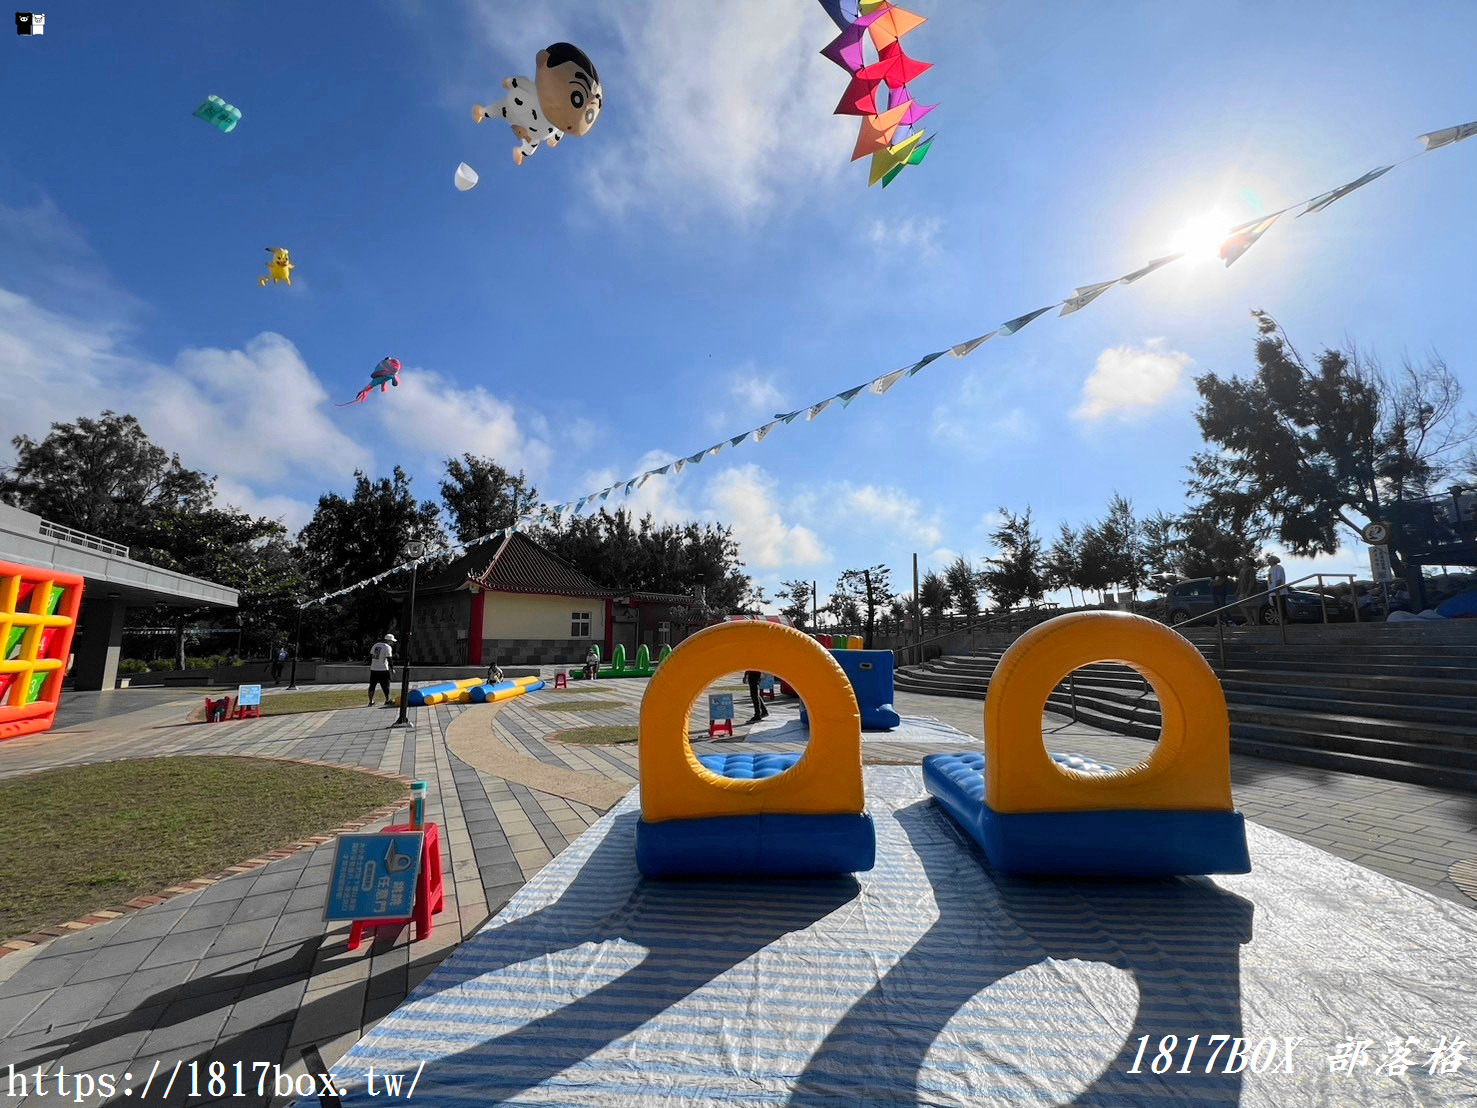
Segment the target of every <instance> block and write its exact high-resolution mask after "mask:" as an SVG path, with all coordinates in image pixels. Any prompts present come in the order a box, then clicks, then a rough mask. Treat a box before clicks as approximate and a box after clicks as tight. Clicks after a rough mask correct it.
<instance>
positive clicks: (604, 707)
mask: <svg viewBox="0 0 1477 1108" xmlns="http://www.w3.org/2000/svg"><path fill="white" fill-rule="evenodd" d="M633 707H635V705H633V704H627V703H626V702H625V701H623V700H600V699H598V698H596V697H590V696H584V697H580V696H569V697H565V696H561V697H560V698H559V699H558V700H556V701H554V702H553V703H552V704H535V705H534V708H535V709H537V710H538V711H540V712H608V711H610V710H612V709H616V708H633Z"/></svg>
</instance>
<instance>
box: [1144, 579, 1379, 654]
mask: <svg viewBox="0 0 1477 1108" xmlns="http://www.w3.org/2000/svg"><path fill="white" fill-rule="evenodd" d="M1315 577H1316V578H1318V580H1319V583H1320V584H1322V579H1323V578H1324V577H1348V578H1349V579H1350V581H1351V582H1352V581H1353V579H1354V575H1353V574H1352V573H1310V574H1308V575H1307V576H1305V577H1299V578H1298V579H1297V580H1296V581H1287V582H1284V583H1283V584H1281V585H1278V586H1276V587H1275V588H1266V589H1263V590H1262V591H1261V592H1254V593H1252V594H1251V595H1250V596H1239V597H1237V598H1236V599H1235V600H1233V601H1231V603H1229V604H1222V605H1221V606H1220V607H1219V608H1213V609H1211V610H1210V611H1208V612H1201V613H1200V614H1199V615H1198V616H1191V617H1190V618H1189V619H1182V620H1180V621H1179V622H1178V623H1171V624H1170V625H1169V627H1170V630H1172V631H1178V630H1179V629H1180V628H1181V627H1188V626H1189V625H1190V624H1192V623H1195V622H1198V621H1199V620H1202V619H1208V618H1209V617H1211V616H1218V615H1220V613H1222V612H1228V611H1230V610H1231V609H1232V608H1241V607H1244V606H1245V605H1246V604H1247V603H1249V602H1251V601H1253V600H1256V599H1258V598H1260V597H1264V596H1271V595H1272V594H1273V593H1274V592H1277V591H1279V590H1281V589H1290V588H1292V587H1293V586H1294V585H1301V584H1302V583H1303V582H1304V581H1311V580H1313V579H1314V578H1315ZM1351 590H1352V585H1351ZM1354 619H1355V620H1356V621H1357V620H1358V619H1359V603H1358V601H1357V600H1355V602H1354ZM1323 621H1324V622H1325V623H1327V622H1328V604H1327V603H1326V602H1325V603H1324V604H1323ZM1225 626H1226V625H1225V624H1224V623H1223V622H1222V621H1221V620H1219V619H1217V620H1216V621H1215V630H1216V639H1217V642H1218V644H1219V647H1220V655H1221V668H1222V669H1225V668H1226V631H1225ZM1277 629H1278V630H1279V631H1280V632H1281V638H1282V645H1283V646H1286V645H1287V613H1286V612H1282V611H1279V612H1278V619H1277Z"/></svg>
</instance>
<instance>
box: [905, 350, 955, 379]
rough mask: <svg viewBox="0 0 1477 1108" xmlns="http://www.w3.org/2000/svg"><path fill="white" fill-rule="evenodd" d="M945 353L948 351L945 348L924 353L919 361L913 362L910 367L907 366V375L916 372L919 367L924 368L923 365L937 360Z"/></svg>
mask: <svg viewBox="0 0 1477 1108" xmlns="http://www.w3.org/2000/svg"><path fill="white" fill-rule="evenodd" d="M947 353H948V351H947V350H940V351H939V352H938V353H937V354H928V355H925V356H924V357H923V358H921V359H920V360H919V361H917V362H914V363H913V365H912V367H911V368H909V370H908V376H909V377H911V376H913V374H915V373H917V372H918V371H919V370H920V369H922V368H924V367H925V366H927V365H929V364H931V363H933V362H936V361H938V360H939V359H940V358H942V357H943V356H944V355H945V354H947Z"/></svg>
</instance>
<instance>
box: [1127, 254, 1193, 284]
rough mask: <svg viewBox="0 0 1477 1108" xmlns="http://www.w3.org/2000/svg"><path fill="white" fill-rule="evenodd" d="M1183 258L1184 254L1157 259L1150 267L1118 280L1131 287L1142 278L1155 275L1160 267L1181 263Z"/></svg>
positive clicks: (1137, 270) (1136, 270)
mask: <svg viewBox="0 0 1477 1108" xmlns="http://www.w3.org/2000/svg"><path fill="white" fill-rule="evenodd" d="M1183 257H1184V255H1183V254H1171V255H1170V256H1169V257H1167V258H1155V259H1154V260H1153V261H1152V262H1150V263H1149V264H1148V265H1146V266H1144V268H1143V269H1135V270H1134V271H1133V272H1132V273H1130V274H1128V275H1127V276H1124V277H1120V278H1118V281H1119V283H1120V284H1124V285H1131V284H1133V283H1134V282H1135V281H1137V280H1138V279H1139V278H1140V277H1147V276H1148V275H1149V274H1151V273H1153V272H1154V271H1155V270H1156V269H1158V268H1159V267H1160V266H1166V265H1168V264H1169V263H1170V262H1177V261H1179V260H1180V259H1181V258H1183Z"/></svg>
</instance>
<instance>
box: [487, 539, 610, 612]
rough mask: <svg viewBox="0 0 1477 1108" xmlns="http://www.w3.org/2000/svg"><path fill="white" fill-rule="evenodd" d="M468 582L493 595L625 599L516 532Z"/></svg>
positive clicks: (505, 540)
mask: <svg viewBox="0 0 1477 1108" xmlns="http://www.w3.org/2000/svg"><path fill="white" fill-rule="evenodd" d="M468 580H470V581H473V582H475V583H476V584H478V585H480V586H481V587H482V588H484V589H487V590H488V591H490V592H519V593H537V594H541V595H544V596H588V597H596V598H600V599H606V598H612V599H613V598H614V597H617V596H624V595H625V593H622V592H619V591H617V590H615V589H603V588H601V587H600V586H599V585H597V584H595V582H593V581H591V580H590V579H589V578H588V577H586V576H585V575H584V574H583V573H581V572H580V571H579V570H577V569H575V568H574V566H572V565H570V564H569V563H568V562H566V561H565V560H564V559H563V558H561V557H559V556H558V555H556V554H551V553H549V551H547V550H545V549H544V548H543V547H542V546H540V545H539V544H538V543H536V542H534V541H533V540H532V539H530V538H529V537H528V536H527V535H524V534H522V533H521V532H518V531H514V532H512V533H511V534H509V535H508V537H507V538H506V539H504V540H503V543H502V545H501V546H499V547H498V550H497V553H496V554H494V555H493V557H492V564H491V565H489V566H488V567H487V568H486V569H485V570H483V571H482V572H481V573H480V574H469V575H468Z"/></svg>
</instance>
